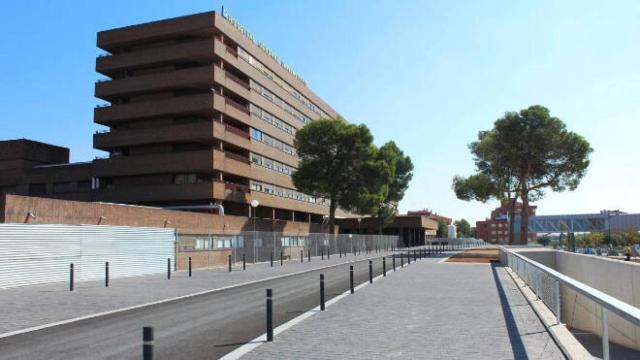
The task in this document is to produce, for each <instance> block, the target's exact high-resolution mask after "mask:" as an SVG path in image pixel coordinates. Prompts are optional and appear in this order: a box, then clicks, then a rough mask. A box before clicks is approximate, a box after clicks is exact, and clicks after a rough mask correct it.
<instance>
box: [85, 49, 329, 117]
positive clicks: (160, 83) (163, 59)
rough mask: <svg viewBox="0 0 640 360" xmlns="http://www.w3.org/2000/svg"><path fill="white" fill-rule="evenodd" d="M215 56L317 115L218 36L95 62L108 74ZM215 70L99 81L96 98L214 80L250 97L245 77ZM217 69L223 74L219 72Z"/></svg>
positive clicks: (305, 111) (202, 68)
mask: <svg viewBox="0 0 640 360" xmlns="http://www.w3.org/2000/svg"><path fill="white" fill-rule="evenodd" d="M216 57H217V58H222V59H224V60H225V62H227V63H228V64H230V65H231V66H233V67H235V68H237V69H239V70H240V71H241V72H242V73H244V74H246V75H247V76H248V77H249V78H253V79H256V80H258V81H259V82H260V83H261V84H262V85H264V86H265V87H267V88H268V89H269V90H270V91H271V92H273V93H274V94H275V95H277V96H278V97H280V98H281V99H283V100H285V101H286V102H288V103H289V104H291V105H293V106H294V107H296V108H297V109H298V110H299V111H301V112H302V113H304V114H305V115H307V116H308V117H310V118H316V117H317V116H318V115H317V114H316V113H314V112H312V111H311V110H309V109H308V108H307V107H306V106H304V105H301V103H300V102H299V101H298V100H297V99H295V98H294V97H293V96H292V95H291V94H289V93H288V92H287V91H285V90H284V89H282V88H281V87H280V86H278V85H276V84H275V83H273V82H272V81H270V80H267V78H266V77H265V76H264V75H263V74H262V73H260V72H259V71H258V70H257V69H255V68H254V67H253V66H251V65H249V64H248V63H246V62H245V61H244V60H241V59H239V58H238V56H237V53H236V52H235V50H234V49H233V48H230V47H228V46H227V45H225V44H223V43H222V42H221V41H220V40H219V39H217V38H216V39H214V38H211V39H206V40H199V41H197V42H192V43H184V44H175V45H167V46H164V47H158V48H153V49H148V50H141V51H138V52H133V53H124V54H117V55H111V56H105V57H100V58H98V59H97V61H96V70H97V71H98V72H100V73H103V74H105V75H107V76H109V75H113V74H114V73H117V72H119V71H123V70H125V69H126V70H131V69H136V68H138V67H141V66H161V65H170V64H172V63H176V62H178V61H186V60H189V61H196V60H197V61H200V62H203V63H207V62H208V63H212V62H213V61H214V60H215V58H216ZM216 70H217V71H216ZM216 70H214V69H213V66H201V67H197V68H189V69H182V70H176V71H170V72H166V73H157V74H152V75H142V76H136V77H129V78H121V79H114V80H107V81H100V82H98V83H96V97H99V98H102V99H105V100H109V99H111V98H113V97H116V96H122V95H135V94H138V93H143V92H149V91H163V90H169V89H174V88H181V87H182V88H184V87H185V86H192V87H205V86H207V85H213V82H214V80H215V82H217V83H219V84H221V85H223V86H225V87H226V88H227V89H229V90H231V91H232V92H234V93H236V94H238V95H240V96H242V97H244V98H246V99H250V98H249V92H248V83H247V82H246V81H245V80H243V79H240V78H238V77H236V76H234V75H233V74H231V73H229V72H225V71H224V70H222V69H220V68H219V67H218V68H216ZM218 72H219V73H220V74H217V73H218ZM227 80H231V81H227ZM278 109H279V108H278ZM284 114H286V113H284ZM284 114H283V115H284ZM274 115H276V116H278V115H277V114H274ZM284 116H285V118H287V119H288V118H289V117H290V115H288V114H287V115H284ZM281 118H282V117H281Z"/></svg>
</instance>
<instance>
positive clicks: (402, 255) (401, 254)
mask: <svg viewBox="0 0 640 360" xmlns="http://www.w3.org/2000/svg"><path fill="white" fill-rule="evenodd" d="M400 267H401V268H403V267H404V254H403V253H400Z"/></svg>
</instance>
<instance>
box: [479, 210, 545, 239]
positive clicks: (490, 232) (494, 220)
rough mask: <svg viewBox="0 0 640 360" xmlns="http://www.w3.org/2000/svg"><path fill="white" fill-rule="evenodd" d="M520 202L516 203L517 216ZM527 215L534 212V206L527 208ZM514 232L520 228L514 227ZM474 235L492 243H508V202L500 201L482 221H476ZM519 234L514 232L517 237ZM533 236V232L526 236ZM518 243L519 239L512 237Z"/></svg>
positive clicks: (531, 214)
mask: <svg viewBox="0 0 640 360" xmlns="http://www.w3.org/2000/svg"><path fill="white" fill-rule="evenodd" d="M522 209H523V206H522V203H516V216H517V217H519V216H520V214H521V212H522ZM527 213H528V214H529V216H533V215H535V213H536V206H535V205H530V206H529V207H528V209H527ZM514 230H515V232H516V233H519V232H520V229H514ZM476 236H477V238H478V239H482V240H484V241H486V242H489V243H492V244H508V243H509V202H508V201H502V202H501V203H500V206H499V207H497V208H495V209H494V210H493V211H491V216H490V217H489V218H487V219H485V220H483V221H476ZM518 236H519V234H516V237H518ZM528 237H529V238H530V240H531V239H533V238H535V234H531V235H529V236H528ZM514 240H515V242H516V243H518V241H519V239H517V238H515V239H514Z"/></svg>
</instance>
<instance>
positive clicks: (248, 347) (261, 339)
mask: <svg viewBox="0 0 640 360" xmlns="http://www.w3.org/2000/svg"><path fill="white" fill-rule="evenodd" d="M412 264H413V263H412ZM407 265H409V264H407ZM401 269H402V268H401V267H396V271H398V270H401ZM392 273H393V269H391V271H387V276H389V275H391V274H392ZM382 277H383V275H382V274H380V275H378V276H376V277H374V278H373V281H378V280H380V278H382ZM368 284H369V280H367V281H365V282H363V283H362V284H360V285H358V286H356V287H354V288H353V291H354V292H355V291H358V290H360V289H362V288H363V287H365V286H367V285H368ZM350 293H351V289H349V290H347V291H345V292H343V293H342V294H340V295H338V296H336V297H334V298H333V299H331V300H329V301H327V302H326V303H325V310H326V308H327V307H329V306H331V305H333V304H335V303H337V302H338V301H340V300H342V299H343V298H345V297H346V296H348V295H350ZM318 312H320V305H318V306H316V307H314V308H313V309H311V310H309V311H307V312H305V313H304V314H301V315H299V316H297V317H295V318H293V319H291V320H289V321H287V322H286V323H284V324H282V325H280V326H278V327H277V328H275V329H273V337H274V338H275V336H276V335H278V334H280V333H282V332H284V331H286V330H288V329H290V328H292V327H294V326H295V325H297V324H299V323H301V322H302V321H304V320H306V319H308V318H310V317H311V316H313V315H314V314H316V313H318ZM266 341H267V334H266V333H264V334H262V335H260V336H258V337H257V338H255V339H253V340H251V341H249V342H248V343H246V344H244V345H242V346H240V347H239V348H236V349H235V350H233V351H232V352H230V353H228V354H227V355H225V356H223V357H221V358H220V360H237V359H240V358H241V357H243V356H244V355H246V354H248V353H249V352H251V351H252V350H254V349H255V348H257V347H258V346H260V345H262V344H265V343H266Z"/></svg>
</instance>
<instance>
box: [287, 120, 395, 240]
mask: <svg viewBox="0 0 640 360" xmlns="http://www.w3.org/2000/svg"><path fill="white" fill-rule="evenodd" d="M294 145H295V147H296V151H297V153H298V156H299V157H300V162H299V164H298V169H297V170H296V171H295V172H294V173H293V175H292V179H293V183H294V185H295V186H296V188H297V189H298V190H300V191H302V192H305V193H309V194H313V195H314V196H318V197H323V198H326V199H329V228H330V229H332V231H333V227H334V224H335V213H336V209H337V208H338V206H339V207H340V208H342V209H344V210H347V211H350V212H354V213H358V214H370V213H373V212H374V211H375V209H376V208H377V207H378V206H379V204H380V203H382V202H383V201H384V199H385V198H386V196H387V193H388V191H389V184H390V183H391V180H392V176H393V170H392V168H391V166H390V165H389V164H388V163H387V162H386V161H384V160H382V159H380V158H379V157H378V150H377V149H376V147H375V146H374V145H373V136H372V135H371V132H370V131H369V129H368V128H367V127H366V126H365V125H355V124H349V123H347V122H346V121H345V120H344V119H342V118H337V119H318V120H314V121H312V122H310V123H309V124H307V125H306V126H304V127H303V128H301V129H300V130H298V131H297V132H296V137H295V140H294Z"/></svg>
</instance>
